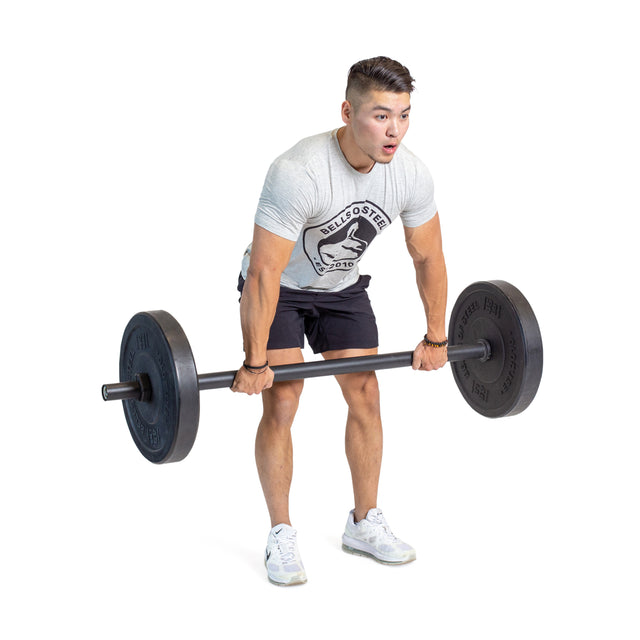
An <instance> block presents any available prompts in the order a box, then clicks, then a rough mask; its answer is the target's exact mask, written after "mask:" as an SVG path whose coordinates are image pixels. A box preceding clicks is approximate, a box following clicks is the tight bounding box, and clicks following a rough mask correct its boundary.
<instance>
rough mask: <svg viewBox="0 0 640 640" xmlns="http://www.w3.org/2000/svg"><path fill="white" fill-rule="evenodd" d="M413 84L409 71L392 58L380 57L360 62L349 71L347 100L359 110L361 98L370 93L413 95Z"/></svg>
mask: <svg viewBox="0 0 640 640" xmlns="http://www.w3.org/2000/svg"><path fill="white" fill-rule="evenodd" d="M413 82H414V79H413V78H412V77H411V74H410V73H409V69H407V68H406V67H405V66H404V65H402V64H400V63H399V62H396V61H395V60H392V59H391V58H386V57H385V56H378V57H377V58H369V59H367V60H360V62H356V63H355V64H354V65H353V66H352V67H351V69H349V76H348V79H347V90H346V98H347V100H348V101H349V102H351V104H352V105H353V107H354V108H356V109H357V108H358V107H359V106H360V103H361V99H360V98H361V97H362V96H364V95H365V94H366V93H368V92H369V91H391V92H393V93H411V92H412V91H413Z"/></svg>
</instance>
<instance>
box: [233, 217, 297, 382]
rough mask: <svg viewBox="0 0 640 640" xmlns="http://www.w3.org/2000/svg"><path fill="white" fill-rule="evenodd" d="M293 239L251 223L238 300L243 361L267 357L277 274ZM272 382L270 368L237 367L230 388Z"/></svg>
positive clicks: (251, 362)
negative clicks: (254, 370)
mask: <svg viewBox="0 0 640 640" xmlns="http://www.w3.org/2000/svg"><path fill="white" fill-rule="evenodd" d="M294 245H295V242H292V241H291V240H286V239H285V238H281V237H280V236H277V235H275V234H273V233H271V232H270V231H266V230H265V229H263V228H262V227H259V226H257V225H255V226H254V231H253V244H252V246H251V260H250V263H249V269H248V271H247V279H246V281H245V284H244V288H243V291H242V299H241V300H240V324H241V327H242V338H243V343H244V351H245V364H247V365H250V366H252V367H259V366H261V365H263V364H264V363H265V362H266V361H267V341H268V339H269V329H270V328H271V323H272V322H273V318H274V316H275V313H276V305H277V304H278V298H279V296H280V276H281V275H282V272H283V271H284V269H285V267H286V266H287V263H288V262H289V258H290V257H291V252H292V251H293V247H294ZM272 384H273V371H271V369H269V368H267V369H266V371H264V372H262V373H249V371H247V370H246V369H245V368H244V367H241V368H240V369H239V370H238V374H237V375H236V379H235V380H234V383H233V386H232V387H231V390H232V391H240V392H243V393H248V394H253V393H260V392H262V391H263V390H264V389H268V388H269V387H271V385H272Z"/></svg>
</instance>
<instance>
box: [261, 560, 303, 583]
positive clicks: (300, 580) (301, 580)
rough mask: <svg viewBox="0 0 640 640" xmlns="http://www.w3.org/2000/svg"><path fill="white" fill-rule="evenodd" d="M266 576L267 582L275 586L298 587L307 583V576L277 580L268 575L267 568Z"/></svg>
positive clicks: (265, 564) (265, 565)
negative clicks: (283, 580) (285, 580)
mask: <svg viewBox="0 0 640 640" xmlns="http://www.w3.org/2000/svg"><path fill="white" fill-rule="evenodd" d="M264 567H265V569H266V568H267V563H266V561H265V563H264ZM267 578H268V579H269V582H270V583H271V584H275V585H276V587H298V586H300V585H302V584H306V583H307V578H306V577H305V578H299V579H297V580H292V581H291V582H278V581H277V580H274V579H273V578H272V577H271V576H270V575H269V570H268V569H267Z"/></svg>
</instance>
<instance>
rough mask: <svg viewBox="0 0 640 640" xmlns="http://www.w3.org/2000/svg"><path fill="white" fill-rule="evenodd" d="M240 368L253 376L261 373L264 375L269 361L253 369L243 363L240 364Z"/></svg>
mask: <svg viewBox="0 0 640 640" xmlns="http://www.w3.org/2000/svg"><path fill="white" fill-rule="evenodd" d="M242 366H243V367H244V368H245V369H246V370H247V371H248V372H249V373H253V374H254V375H256V376H257V375H259V374H261V373H264V372H265V371H266V370H267V368H268V367H269V361H268V360H267V361H266V362H265V363H264V364H262V365H260V366H259V367H254V366H252V365H250V364H247V363H246V362H244V363H243V364H242Z"/></svg>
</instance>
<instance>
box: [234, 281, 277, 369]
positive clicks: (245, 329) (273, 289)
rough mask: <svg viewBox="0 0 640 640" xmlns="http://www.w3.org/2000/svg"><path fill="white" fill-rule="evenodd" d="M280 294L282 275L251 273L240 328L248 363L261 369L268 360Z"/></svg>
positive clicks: (244, 291) (247, 283)
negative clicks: (270, 338) (272, 324)
mask: <svg viewBox="0 0 640 640" xmlns="http://www.w3.org/2000/svg"><path fill="white" fill-rule="evenodd" d="M279 295H280V276H279V274H278V273H276V272H274V271H272V270H268V269H264V270H260V271H258V272H256V271H253V270H251V269H250V270H249V273H247V279H246V282H245V284H244V288H243V291H242V299H241V301H240V325H241V327H242V339H243V345H244V351H245V355H246V362H247V364H251V365H254V366H259V365H261V364H264V363H265V362H266V360H267V342H268V340H269V329H270V328H271V323H272V322H273V318H274V316H275V312H276V306H277V304H278V297H279Z"/></svg>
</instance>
